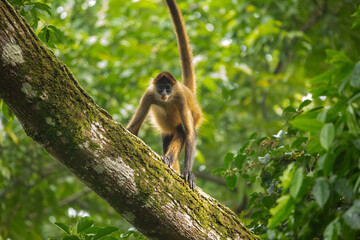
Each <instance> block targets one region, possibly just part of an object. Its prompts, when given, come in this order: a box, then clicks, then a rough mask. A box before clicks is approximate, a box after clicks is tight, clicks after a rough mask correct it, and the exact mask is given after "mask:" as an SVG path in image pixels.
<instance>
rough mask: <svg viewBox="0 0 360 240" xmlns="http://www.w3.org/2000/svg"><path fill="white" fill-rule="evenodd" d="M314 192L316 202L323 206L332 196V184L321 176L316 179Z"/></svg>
mask: <svg viewBox="0 0 360 240" xmlns="http://www.w3.org/2000/svg"><path fill="white" fill-rule="evenodd" d="M313 194H314V198H315V201H316V203H317V204H318V205H319V206H320V207H321V208H323V207H324V205H325V203H326V202H327V200H328V199H329V196H330V186H329V183H328V180H327V179H326V178H324V177H319V178H317V179H316V180H315V184H314V187H313Z"/></svg>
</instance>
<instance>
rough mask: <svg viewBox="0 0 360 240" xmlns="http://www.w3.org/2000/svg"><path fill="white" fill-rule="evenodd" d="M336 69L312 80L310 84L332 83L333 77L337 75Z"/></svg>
mask: <svg viewBox="0 0 360 240" xmlns="http://www.w3.org/2000/svg"><path fill="white" fill-rule="evenodd" d="M335 71H336V70H335V69H333V70H330V71H327V72H324V73H322V74H320V75H318V76H316V77H314V78H312V79H310V83H312V84H317V83H327V82H329V81H330V79H331V78H332V76H333V75H334V73H335Z"/></svg>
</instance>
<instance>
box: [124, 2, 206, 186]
mask: <svg viewBox="0 0 360 240" xmlns="http://www.w3.org/2000/svg"><path fill="white" fill-rule="evenodd" d="M166 3H167V6H168V8H169V12H170V15H171V17H172V21H173V23H174V26H175V32H176V35H177V42H178V46H179V50H180V59H181V66H182V74H183V76H182V77H183V83H181V82H178V81H177V80H176V79H175V78H174V77H173V76H172V75H171V74H170V73H168V72H162V73H160V74H159V75H158V76H157V77H156V78H155V79H154V80H152V82H151V84H150V86H149V88H148V89H147V90H146V92H145V94H144V95H143V97H142V98H141V100H140V105H139V107H138V109H137V111H136V113H135V114H134V116H133V117H132V119H131V121H130V123H129V124H128V126H127V129H128V130H129V131H130V132H131V133H133V134H135V135H137V134H138V132H139V129H140V127H141V125H142V124H143V122H144V120H145V117H146V116H147V115H148V113H149V111H150V113H151V116H152V122H153V125H154V126H155V128H157V129H158V130H159V131H160V132H161V133H162V138H163V151H164V154H165V157H164V161H165V163H167V164H169V165H171V166H172V168H174V169H175V170H176V171H177V172H180V168H179V162H178V156H179V154H180V152H181V149H182V148H183V146H184V144H185V160H184V177H185V180H186V181H188V182H189V184H190V187H191V188H192V189H194V188H195V176H194V175H193V174H192V172H191V170H192V165H193V161H194V155H195V148H196V129H197V128H198V127H199V125H200V123H201V120H202V112H201V108H200V106H199V104H198V102H197V100H196V89H195V74H194V67H193V65H192V54H191V51H190V45H189V40H188V37H187V34H186V31H185V26H184V22H183V20H182V17H181V13H180V11H179V9H178V7H177V6H176V3H175V1H174V0H166ZM160 80H161V81H160ZM164 81H165V84H168V85H170V86H172V90H171V92H170V90H169V94H168V93H164V94H163V92H162V91H163V90H157V86H158V87H159V88H160V87H162V86H163V85H162V84H163V82H164ZM158 82H161V83H158ZM169 83H170V84H169ZM157 84H158V85H157ZM159 91H161V92H160V95H161V96H159Z"/></svg>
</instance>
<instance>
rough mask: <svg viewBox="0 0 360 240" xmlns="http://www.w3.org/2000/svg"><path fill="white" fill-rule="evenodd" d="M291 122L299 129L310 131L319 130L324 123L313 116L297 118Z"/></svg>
mask: <svg viewBox="0 0 360 240" xmlns="http://www.w3.org/2000/svg"><path fill="white" fill-rule="evenodd" d="M290 123H291V125H293V126H294V127H296V128H298V129H301V130H305V131H310V132H318V131H319V130H320V129H321V128H322V126H323V125H324V123H323V122H321V121H319V120H316V119H312V118H296V119H294V120H292V121H290Z"/></svg>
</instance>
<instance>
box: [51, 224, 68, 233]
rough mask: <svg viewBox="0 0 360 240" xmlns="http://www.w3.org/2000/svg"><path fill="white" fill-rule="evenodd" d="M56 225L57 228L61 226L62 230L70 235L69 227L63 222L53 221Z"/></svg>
mask: <svg viewBox="0 0 360 240" xmlns="http://www.w3.org/2000/svg"><path fill="white" fill-rule="evenodd" d="M54 224H55V225H56V226H58V227H59V228H61V229H62V230H63V231H64V232H66V233H67V234H69V235H70V229H69V227H68V226H66V225H65V224H64V223H61V222H56V223H54Z"/></svg>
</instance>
